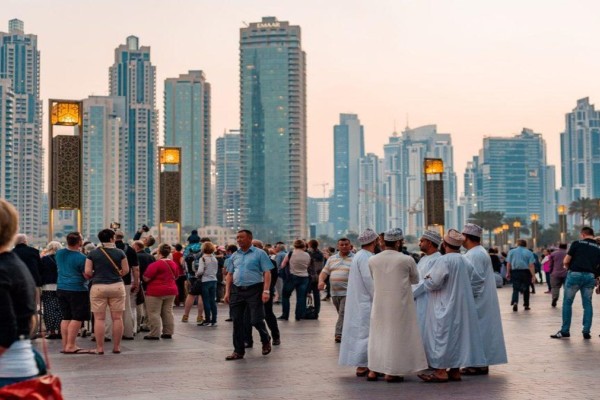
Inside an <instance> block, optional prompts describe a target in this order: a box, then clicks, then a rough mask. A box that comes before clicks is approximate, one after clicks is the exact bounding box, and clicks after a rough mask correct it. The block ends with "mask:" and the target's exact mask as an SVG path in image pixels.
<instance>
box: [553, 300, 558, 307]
mask: <svg viewBox="0 0 600 400" xmlns="http://www.w3.org/2000/svg"><path fill="white" fill-rule="evenodd" d="M557 302H558V299H552V307H555V308H556V303H557Z"/></svg>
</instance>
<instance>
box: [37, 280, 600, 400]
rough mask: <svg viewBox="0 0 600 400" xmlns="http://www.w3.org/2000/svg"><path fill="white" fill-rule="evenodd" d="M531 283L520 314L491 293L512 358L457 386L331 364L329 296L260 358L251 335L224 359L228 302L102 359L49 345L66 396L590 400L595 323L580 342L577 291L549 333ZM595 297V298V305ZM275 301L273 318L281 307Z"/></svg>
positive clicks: (553, 317) (544, 300) (598, 368)
mask: <svg viewBox="0 0 600 400" xmlns="http://www.w3.org/2000/svg"><path fill="white" fill-rule="evenodd" d="M536 289H537V294H535V295H531V310H530V311H523V307H522V299H521V304H520V305H519V311H518V312H513V311H512V308H511V307H510V295H511V292H512V289H511V288H510V287H505V288H502V289H499V290H498V296H499V299H500V305H501V312H502V321H503V325H504V337H505V340H506V347H507V351H508V358H509V363H508V364H506V365H500V366H493V367H491V368H490V374H489V375H488V376H475V377H463V380H462V382H449V383H442V384H427V383H424V382H421V380H420V379H419V378H417V376H416V375H410V376H407V377H405V381H404V382H403V383H386V382H384V381H382V380H380V381H378V382H367V381H366V380H365V378H358V377H356V376H355V375H354V368H352V367H341V366H338V365H337V359H338V352H339V344H336V343H334V325H335V321H336V318H337V314H336V311H335V308H334V307H333V304H331V302H323V303H322V311H321V315H320V319H319V320H317V321H308V320H306V321H293V320H290V321H279V326H280V329H281V332H282V335H281V341H282V344H281V346H273V351H272V353H271V354H269V355H268V356H262V355H261V348H260V340H259V338H258V333H257V332H254V340H255V347H254V348H252V349H248V351H247V352H246V357H245V358H244V359H243V360H239V361H225V356H226V355H228V354H230V353H231V352H232V350H233V348H232V343H231V342H232V339H231V336H232V324H231V323H230V322H225V318H226V316H227V311H228V308H227V306H226V305H222V304H220V305H219V323H218V326H217V327H199V326H196V324H195V323H191V322H190V323H182V322H180V320H181V315H182V311H183V309H182V308H175V314H176V325H175V335H174V336H173V339H172V340H160V341H157V342H150V341H146V340H142V336H141V335H143V333H142V334H141V335H138V336H137V337H136V339H135V340H134V341H125V342H123V344H122V353H121V354H118V355H117V354H112V353H111V352H110V350H111V347H110V343H107V344H106V347H105V355H102V356H99V355H63V354H60V353H59V351H60V343H59V341H57V340H52V341H48V342H49V348H50V353H51V363H52V365H51V366H52V372H53V373H54V374H57V375H58V376H59V377H60V378H61V380H62V383H63V393H64V395H65V398H66V399H261V400H267V399H278V400H281V399H310V398H315V399H326V400H329V399H344V400H351V399H361V400H362V399H434V398H435V399H484V398H485V399H511V400H521V399H557V398H572V399H578V400H580V399H592V398H596V397H597V396H598V386H597V383H596V380H597V379H598V378H597V377H598V376H600V362H598V360H597V357H598V356H597V354H596V353H597V352H598V354H600V338H599V337H598V333H600V329H595V330H594V327H592V339H591V340H583V338H582V335H581V333H580V332H581V320H582V307H581V303H580V300H579V299H580V296H579V295H577V298H576V299H575V303H574V306H573V325H572V327H571V338H570V339H561V340H556V339H550V337H549V335H550V334H553V333H555V332H556V331H557V330H559V328H560V325H561V304H560V302H559V306H558V307H557V308H552V307H551V306H550V295H549V294H544V293H543V292H544V290H545V289H546V287H545V285H544V286H542V285H536ZM561 301H562V298H561ZM599 301H600V300H599V297H598V296H596V295H595V296H594V300H593V303H594V306H595V307H596V309H597V310H600V308H598V305H599V304H598V303H599ZM275 307H276V308H275V312H276V315H279V314H277V313H278V312H279V311H280V306H275ZM292 307H293V303H292ZM292 310H293V308H292ZM292 314H293V311H292ZM192 316H194V318H193V319H194V320H195V315H194V314H193V313H192ZM190 320H192V318H191V317H190ZM38 342H39V340H38ZM78 345H79V346H81V347H86V348H93V346H94V343H93V342H90V341H89V338H85V339H81V338H79V339H78ZM398 346H402V343H398ZM106 350H107V351H106Z"/></svg>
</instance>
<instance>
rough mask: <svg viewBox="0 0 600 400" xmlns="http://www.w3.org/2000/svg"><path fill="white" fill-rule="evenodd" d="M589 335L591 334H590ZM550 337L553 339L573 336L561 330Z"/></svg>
mask: <svg viewBox="0 0 600 400" xmlns="http://www.w3.org/2000/svg"><path fill="white" fill-rule="evenodd" d="M588 335H589V334H588ZM550 337H551V338H552V339H562V338H568V337H571V334H570V333H563V332H561V331H558V332H556V333H555V334H554V335H550Z"/></svg>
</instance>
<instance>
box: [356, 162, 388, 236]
mask: <svg viewBox="0 0 600 400" xmlns="http://www.w3.org/2000/svg"><path fill="white" fill-rule="evenodd" d="M358 178H359V179H358V186H359V190H358V192H359V193H358V211H359V212H358V232H362V231H364V230H365V229H367V228H371V229H374V230H375V231H377V232H381V231H383V230H384V229H385V208H386V202H387V198H386V197H385V192H384V183H383V160H380V159H379V157H377V156H376V155H375V154H373V153H368V154H367V155H366V156H364V157H362V158H361V159H360V165H359V173H358Z"/></svg>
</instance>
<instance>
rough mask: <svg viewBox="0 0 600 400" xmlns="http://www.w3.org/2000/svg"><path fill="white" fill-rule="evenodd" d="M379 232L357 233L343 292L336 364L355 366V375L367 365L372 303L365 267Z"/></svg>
mask: <svg viewBox="0 0 600 400" xmlns="http://www.w3.org/2000/svg"><path fill="white" fill-rule="evenodd" d="M378 240H379V236H378V235H377V233H376V232H375V231H373V230H372V229H366V230H365V231H364V232H363V233H362V234H360V236H359V237H358V242H359V243H360V244H361V247H362V248H361V250H360V251H359V252H358V253H356V255H354V257H352V265H351V266H350V275H349V277H348V291H347V292H346V311H345V314H344V326H343V328H342V337H343V338H344V339H343V340H342V344H341V346H340V358H339V364H340V365H351V366H354V367H357V368H356V376H365V375H367V373H368V372H369V369H368V368H367V365H368V362H367V356H368V353H367V348H368V345H369V325H370V319H371V305H372V304H373V278H372V277H371V271H369V258H371V256H372V255H373V253H374V252H375V247H376V245H377V243H378Z"/></svg>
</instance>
